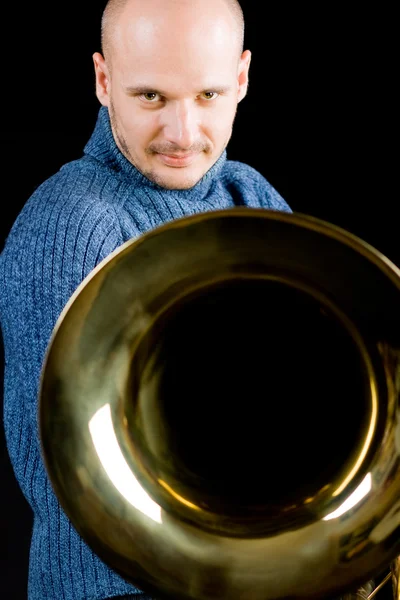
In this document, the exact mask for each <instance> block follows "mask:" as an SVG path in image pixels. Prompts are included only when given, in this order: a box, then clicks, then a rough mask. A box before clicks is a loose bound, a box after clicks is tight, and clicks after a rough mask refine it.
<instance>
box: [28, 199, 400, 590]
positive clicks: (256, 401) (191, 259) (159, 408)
mask: <svg viewBox="0 0 400 600" xmlns="http://www.w3.org/2000/svg"><path fill="white" fill-rule="evenodd" d="M39 433H40V439H41V448H42V454H43V460H44V463H45V466H46V469H47V473H48V475H49V478H50V481H51V483H52V486H53V488H54V491H55V494H56V495H57V497H58V499H59V501H60V504H61V506H62V507H63V509H64V511H65V512H66V514H67V516H68V517H69V518H70V520H71V522H72V524H73V525H74V527H75V528H76V529H77V531H78V532H79V533H80V534H81V535H82V537H83V538H84V539H85V541H86V542H87V543H88V545H89V546H90V547H91V548H92V549H93V550H94V552H95V553H96V554H97V555H98V556H99V557H100V558H101V559H102V560H103V561H104V562H105V563H106V564H108V565H109V566H110V567H111V568H112V569H113V570H114V571H116V572H117V573H119V574H120V575H121V576H122V577H124V578H125V579H126V580H127V581H130V582H132V583H134V584H135V585H137V586H138V587H139V588H141V589H143V590H144V591H147V592H148V593H150V594H153V595H154V596H157V597H162V598H171V599H174V600H178V599H179V600H217V599H218V600H239V599H240V600H283V599H290V600H314V599H322V598H324V599H327V598H329V599H331V598H332V599H333V598H338V597H339V596H343V597H344V595H345V594H352V596H350V597H353V598H356V597H359V598H361V597H362V596H361V595H358V596H357V594H360V593H361V592H358V591H357V590H361V588H362V587H363V586H364V584H365V582H369V581H371V580H374V581H375V582H376V581H377V579H379V577H380V576H381V574H382V573H385V572H386V571H387V569H388V568H390V565H392V567H393V568H392V569H391V573H390V574H389V575H390V577H391V580H392V583H393V593H394V598H395V600H399V588H398V564H399V562H398V556H399V555H400V270H399V269H398V268H397V267H396V266H395V265H394V264H393V263H391V262H390V261H389V260H388V259H387V258H386V257H385V256H383V255H382V254H381V253H379V252H378V251H377V250H376V249H374V248H372V247H371V246H369V245H368V244H367V243H366V242H364V241H362V240H360V239H359V238H357V237H356V236H354V235H352V234H350V233H349V232H347V231H345V230H343V229H341V228H339V227H337V226H334V225H331V224H329V223H327V222H324V221H322V220H319V219H316V218H313V217H310V216H306V215H303V214H296V213H295V214H288V213H281V212H277V211H268V210H264V209H250V208H242V207H241V208H232V209H228V210H221V211H213V212H208V213H202V214H200V215H194V216H190V217H184V218H182V219H178V220H175V221H172V222H170V223H167V224H165V225H162V226H161V227H159V228H157V229H154V230H152V231H150V232H148V233H146V234H144V235H143V236H141V237H140V238H138V239H135V240H130V241H128V242H126V243H125V244H124V245H122V246H121V247H120V248H118V249H117V250H116V251H114V253H113V254H111V255H110V256H109V257H108V258H106V259H105V260H104V261H103V262H102V263H101V264H99V265H98V267H96V268H95V269H94V271H92V273H90V275H89V276H88V277H87V278H86V279H85V280H84V281H83V282H82V284H81V285H80V286H79V287H78V289H77V290H76V292H75V293H74V294H73V296H72V297H71V299H70V300H69V302H68V303H67V305H66V306H65V308H64V310H63V312H62V314H61V315H60V317H59V319H58V322H57V324H56V327H55V329H54V331H53V334H52V337H51V340H50V343H49V346H48V350H47V354H46V357H45V361H44V365H43V369H42V377H41V382H40V391H39ZM395 565H397V567H396V566H395ZM396 573H397V575H396ZM382 583H383V582H382ZM385 587H386V586H385ZM366 593H368V595H369V596H365V597H372V596H371V594H375V592H373V591H372V592H371V591H368V592H366Z"/></svg>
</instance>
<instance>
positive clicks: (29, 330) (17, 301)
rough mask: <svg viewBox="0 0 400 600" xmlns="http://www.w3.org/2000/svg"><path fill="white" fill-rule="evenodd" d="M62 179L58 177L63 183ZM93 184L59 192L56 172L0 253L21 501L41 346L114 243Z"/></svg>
mask: <svg viewBox="0 0 400 600" xmlns="http://www.w3.org/2000/svg"><path fill="white" fill-rule="evenodd" d="M65 183H66V182H64V184H65ZM91 183H93V182H90V181H82V182H80V185H79V186H76V188H75V189H79V190H80V192H79V193H76V192H75V193H74V194H73V195H69V194H66V193H65V185H63V182H62V181H59V178H57V181H56V183H54V182H53V184H50V183H49V182H47V183H46V184H44V185H43V186H41V188H39V189H38V190H37V191H36V192H35V194H34V195H33V196H32V197H31V198H30V200H29V201H28V202H27V204H26V205H25V207H24V208H23V210H22V211H21V213H20V215H19V217H18V218H17V220H16V222H15V224H14V226H13V228H12V230H11V232H10V234H9V236H8V238H7V240H6V244H5V247H4V249H3V251H2V253H1V255H0V322H1V329H2V335H3V343H4V354H5V367H4V425H5V433H6V440H7V446H8V450H9V454H10V458H11V462H12V464H13V467H14V469H15V473H16V477H17V479H18V481H19V483H20V485H21V488H22V489H23V491H24V493H25V495H26V496H27V499H28V501H29V500H31V498H30V497H29V496H30V493H29V489H27V487H26V478H25V471H26V465H27V463H29V460H28V454H29V452H30V448H29V446H30V444H33V445H36V444H37V443H38V435H37V433H38V432H37V400H38V389H39V381H40V375H41V370H42V364H43V360H44V356H45V352H46V349H47V346H48V343H49V341H50V337H51V334H52V331H53V328H54V326H55V324H56V322H57V319H58V317H59V315H60V313H61V311H62V309H63V308H64V306H65V304H66V303H67V301H68V300H69V298H70V296H71V295H72V293H73V292H74V291H75V289H76V288H77V287H78V285H79V284H80V283H81V282H82V281H83V279H84V278H85V277H86V276H87V275H88V274H89V273H90V272H91V270H92V269H93V268H94V267H95V266H96V265H98V264H99V263H100V262H101V261H102V260H103V259H104V258H105V257H106V256H108V255H109V254H110V253H111V252H112V251H113V250H115V249H116V248H117V247H118V246H119V245H120V244H121V243H122V242H123V239H122V234H121V230H120V227H119V223H118V219H117V217H116V214H115V213H113V211H112V208H111V207H110V205H109V204H106V203H104V204H102V203H101V202H99V201H98V200H97V201H96V200H94V199H93V201H91V200H90V196H89V197H88V196H87V193H88V191H89V189H90V184H91Z"/></svg>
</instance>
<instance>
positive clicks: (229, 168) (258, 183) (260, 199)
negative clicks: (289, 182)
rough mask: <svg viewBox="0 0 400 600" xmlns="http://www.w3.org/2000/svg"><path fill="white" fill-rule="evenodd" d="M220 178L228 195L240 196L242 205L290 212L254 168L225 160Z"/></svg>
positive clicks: (286, 204)
mask: <svg viewBox="0 0 400 600" xmlns="http://www.w3.org/2000/svg"><path fill="white" fill-rule="evenodd" d="M221 176H222V178H223V182H224V185H225V186H226V187H227V188H228V190H229V191H230V193H231V194H235V195H236V196H240V199H241V203H242V204H245V205H247V206H251V207H257V208H258V207H260V208H269V209H274V210H282V211H285V212H292V210H291V208H290V207H289V205H288V203H287V202H286V200H284V198H283V197H282V196H281V195H280V194H279V192H278V191H277V190H276V189H275V188H274V186H273V185H272V184H271V183H270V182H269V181H268V180H267V179H266V178H265V177H264V175H262V174H261V173H260V172H259V171H257V169H255V168H254V167H251V166H250V165H248V164H246V163H243V162H240V161H235V160H227V161H226V163H225V165H224V169H223V171H222V174H221Z"/></svg>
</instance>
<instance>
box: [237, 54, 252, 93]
mask: <svg viewBox="0 0 400 600" xmlns="http://www.w3.org/2000/svg"><path fill="white" fill-rule="evenodd" d="M250 61H251V52H250V50H245V52H243V54H242V56H241V58H240V62H239V68H238V102H240V101H241V100H243V98H244V97H245V95H246V94H247V88H248V85H249V68H250Z"/></svg>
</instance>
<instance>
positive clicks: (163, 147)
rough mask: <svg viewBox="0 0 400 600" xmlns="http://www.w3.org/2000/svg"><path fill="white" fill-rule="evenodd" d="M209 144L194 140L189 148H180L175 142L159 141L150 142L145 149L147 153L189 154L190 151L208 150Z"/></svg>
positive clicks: (209, 148)
mask: <svg viewBox="0 0 400 600" xmlns="http://www.w3.org/2000/svg"><path fill="white" fill-rule="evenodd" d="M210 150H211V145H210V144H207V143H205V142H196V143H195V144H193V146H190V148H181V147H180V146H177V145H176V144H170V143H160V144H151V145H150V146H149V147H148V148H147V150H146V153H147V154H189V153H191V152H209V151H210Z"/></svg>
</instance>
